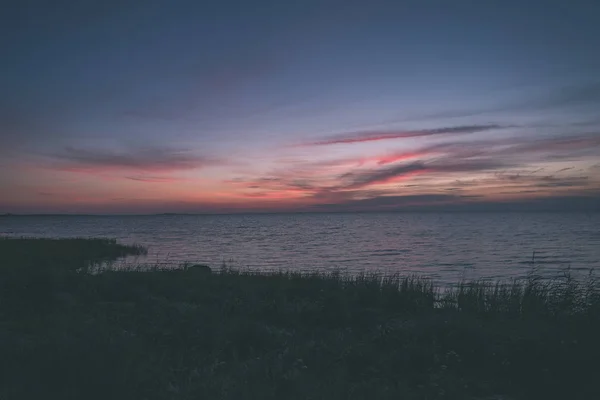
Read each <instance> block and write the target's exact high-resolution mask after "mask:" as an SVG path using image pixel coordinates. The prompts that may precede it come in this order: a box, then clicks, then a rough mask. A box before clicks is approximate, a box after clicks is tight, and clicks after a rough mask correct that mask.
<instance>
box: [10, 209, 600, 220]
mask: <svg viewBox="0 0 600 400" xmlns="http://www.w3.org/2000/svg"><path fill="white" fill-rule="evenodd" d="M598 213H600V210H544V209H540V210H471V211H465V210H394V211H284V212H269V211H264V212H239V213H225V212H223V213H156V214H130V213H126V214H12V213H5V214H0V218H9V217H10V218H12V217H204V216H219V215H228V216H229V215H231V216H243V215H298V214H300V215H305V214H598Z"/></svg>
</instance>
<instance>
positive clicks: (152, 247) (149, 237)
mask: <svg viewBox="0 0 600 400" xmlns="http://www.w3.org/2000/svg"><path fill="white" fill-rule="evenodd" d="M0 234H2V235H11V236H12V235H18V236H20V235H27V236H44V237H73V236H82V237H113V238H117V239H119V240H120V241H122V242H124V243H138V244H142V245H145V246H147V247H148V249H149V252H150V253H149V255H148V257H147V258H138V259H127V260H125V262H126V263H161V264H165V265H172V264H177V263H181V262H198V263H206V264H208V265H211V266H213V267H218V266H219V265H221V264H222V263H223V262H226V263H228V264H232V265H234V266H237V267H249V268H252V269H280V268H281V269H303V270H314V269H321V270H322V269H325V270H327V269H335V268H338V269H345V270H348V271H350V272H354V271H365V270H367V271H368V270H377V271H380V272H385V273H391V272H401V273H419V274H423V275H427V276H431V277H433V278H435V279H436V280H438V281H441V282H453V281H456V280H459V279H461V278H467V279H476V278H496V279H498V278H499V279H507V278H512V277H523V276H525V275H526V274H527V273H529V272H530V271H531V270H532V263H531V261H532V253H533V252H534V251H535V265H536V268H537V271H538V272H539V273H541V274H543V275H546V276H550V275H555V274H557V273H559V271H561V270H564V269H565V268H567V267H569V266H570V267H571V269H572V270H573V271H576V272H587V271H588V270H589V269H591V268H596V269H598V268H599V267H600V214H583V213H582V214H537V213H530V214H518V213H499V214H493V213H489V214H487V213H481V214H479V213H478V214H452V213H448V214H443V213H440V214H432V213H427V214H404V213H389V214H383V213H382V214H372V213H371V214H278V215H272V214H271V215H215V216H183V215H182V216H177V215H175V216H110V217H5V218H0Z"/></svg>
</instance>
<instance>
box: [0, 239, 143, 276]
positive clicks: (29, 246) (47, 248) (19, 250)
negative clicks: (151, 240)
mask: <svg viewBox="0 0 600 400" xmlns="http://www.w3.org/2000/svg"><path fill="white" fill-rule="evenodd" d="M143 254H147V250H146V248H144V247H143V246H139V245H124V244H121V243H117V241H116V240H115V239H109V238H92V239H88V238H64V239H62V238H61V239H55V238H47V239H46V238H29V237H0V257H1V263H2V268H13V269H28V270H30V271H31V270H33V269H36V270H40V269H48V268H52V269H61V270H63V271H73V270H76V269H79V268H86V267H88V266H90V265H91V264H94V263H100V262H105V261H112V260H116V259H117V258H120V257H125V256H128V255H143Z"/></svg>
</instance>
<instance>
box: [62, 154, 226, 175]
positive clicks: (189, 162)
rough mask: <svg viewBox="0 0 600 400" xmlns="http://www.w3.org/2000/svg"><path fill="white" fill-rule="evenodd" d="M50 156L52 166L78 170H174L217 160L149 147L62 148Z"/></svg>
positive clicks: (181, 169) (188, 168)
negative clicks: (115, 149)
mask: <svg viewBox="0 0 600 400" xmlns="http://www.w3.org/2000/svg"><path fill="white" fill-rule="evenodd" d="M51 158H52V159H53V160H54V161H55V163H54V165H53V167H54V168H55V169H59V170H68V171H80V172H95V171H103V170H123V171H144V172H174V171H183V170H193V169H198V168H202V167H206V166H209V165H215V164H219V163H220V161H219V160H217V159H215V158H212V157H207V156H203V155H198V154H195V153H192V152H190V151H187V150H180V149H171V148H151V147H146V148H138V149H133V150H127V151H123V150H121V151H114V150H106V149H82V148H75V147H65V148H64V151H62V152H60V153H57V154H53V155H52V156H51ZM134 178H135V177H134ZM130 179H132V178H131V177H130Z"/></svg>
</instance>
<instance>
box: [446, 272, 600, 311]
mask: <svg viewBox="0 0 600 400" xmlns="http://www.w3.org/2000/svg"><path fill="white" fill-rule="evenodd" d="M598 289H599V286H598V283H597V281H596V280H595V279H594V277H593V275H592V271H590V274H589V276H588V278H587V280H577V279H575V278H574V277H573V276H572V274H571V272H570V271H569V270H566V271H564V273H563V275H562V276H560V277H557V278H554V279H541V278H540V277H539V276H534V275H531V276H529V277H528V278H526V279H524V280H513V281H512V282H508V283H502V282H495V283H494V282H488V281H476V282H461V283H460V284H458V285H457V286H454V287H451V288H450V289H449V290H447V291H446V292H445V293H444V294H443V295H442V296H441V297H440V299H439V302H440V304H441V305H442V307H446V308H455V309H457V310H460V311H465V312H475V313H481V314H487V315H496V314H507V315H512V316H529V315H532V316H548V317H550V316H553V317H557V316H564V315H575V314H589V313H593V312H596V311H597V307H598V305H599V303H598V301H599V297H598V294H599V290H598Z"/></svg>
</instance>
